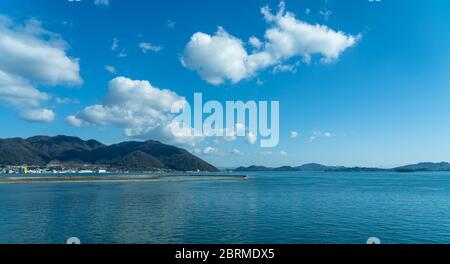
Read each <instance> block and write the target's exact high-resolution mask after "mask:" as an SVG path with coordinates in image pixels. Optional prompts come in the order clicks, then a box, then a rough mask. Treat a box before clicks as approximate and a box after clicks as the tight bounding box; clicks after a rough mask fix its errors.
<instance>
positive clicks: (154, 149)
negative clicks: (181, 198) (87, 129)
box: [0, 136, 218, 173]
mask: <svg viewBox="0 0 450 264" xmlns="http://www.w3.org/2000/svg"><path fill="white" fill-rule="evenodd" d="M20 166H22V167H24V166H27V167H26V169H25V173H26V172H27V170H28V169H29V168H30V167H34V168H36V171H48V170H49V168H50V169H51V170H57V171H64V170H66V171H70V170H74V169H76V170H75V171H76V172H79V171H80V170H84V171H92V170H94V169H95V170H98V171H101V172H105V171H106V170H113V171H134V172H136V171H188V172H193V171H195V172H197V171H203V172H216V171H218V169H217V168H216V167H214V166H213V165H211V164H209V163H207V162H206V161H204V160H202V159H200V158H198V157H196V156H194V155H193V154H191V153H190V152H189V151H187V150H184V149H181V148H177V147H174V146H170V145H166V144H163V143H161V142H158V141H154V140H149V141H145V142H138V141H129V142H122V143H119V144H114V145H109V146H108V145H104V144H102V143H100V142H98V141H96V140H87V141H84V140H82V139H80V138H77V137H69V136H55V137H49V136H36V137H31V138H27V139H22V138H10V139H0V170H1V168H3V170H4V171H6V172H8V171H10V168H15V169H17V168H20ZM12 172H16V171H12Z"/></svg>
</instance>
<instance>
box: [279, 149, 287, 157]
mask: <svg viewBox="0 0 450 264" xmlns="http://www.w3.org/2000/svg"><path fill="white" fill-rule="evenodd" d="M280 155H281V156H287V155H288V153H287V152H286V151H284V150H282V151H280Z"/></svg>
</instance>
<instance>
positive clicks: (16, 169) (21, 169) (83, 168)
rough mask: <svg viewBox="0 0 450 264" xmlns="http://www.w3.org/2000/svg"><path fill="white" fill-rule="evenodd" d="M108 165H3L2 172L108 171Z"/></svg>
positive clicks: (70, 172)
mask: <svg viewBox="0 0 450 264" xmlns="http://www.w3.org/2000/svg"><path fill="white" fill-rule="evenodd" d="M108 172H110V171H109V170H108V169H107V168H106V167H95V166H78V167H77V166H73V167H65V166H51V165H49V166H46V167H40V166H26V165H23V166H1V167H0V174H90V173H108Z"/></svg>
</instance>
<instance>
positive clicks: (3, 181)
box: [0, 175, 247, 185]
mask: <svg viewBox="0 0 450 264" xmlns="http://www.w3.org/2000/svg"><path fill="white" fill-rule="evenodd" d="M245 179H247V176H245V175H217V176H214V175H184V176H180V175H166V176H62V177H29V178H26V177H9V178H0V185H13V184H58V183H126V182H179V181H226V180H245Z"/></svg>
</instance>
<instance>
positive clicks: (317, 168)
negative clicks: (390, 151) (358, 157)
mask: <svg viewBox="0 0 450 264" xmlns="http://www.w3.org/2000/svg"><path fill="white" fill-rule="evenodd" d="M234 171H239V172H246V171H248V172H251V171H253V172H255V171H305V172H321V171H329V172H333V171H335V172H346V171H348V172H351V171H354V172H358V171H364V172H369V171H374V172H375V171H395V172H419V171H450V163H448V162H440V163H433V162H421V163H417V164H411V165H405V166H401V167H396V168H391V169H382V168H368V167H344V166H325V165H322V164H317V163H310V164H305V165H302V166H298V167H292V166H283V167H276V168H271V167H265V166H255V165H253V166H249V167H239V168H236V169H234Z"/></svg>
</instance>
